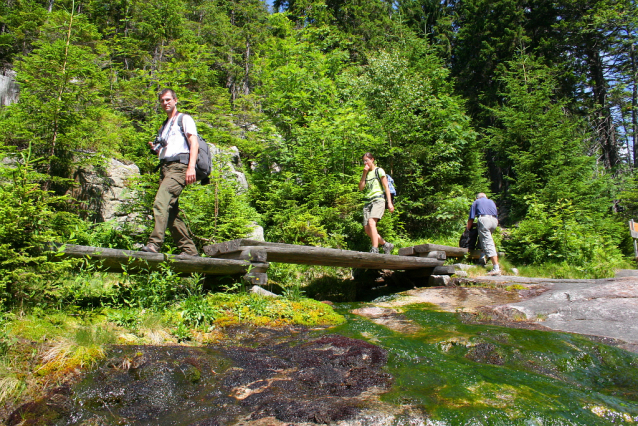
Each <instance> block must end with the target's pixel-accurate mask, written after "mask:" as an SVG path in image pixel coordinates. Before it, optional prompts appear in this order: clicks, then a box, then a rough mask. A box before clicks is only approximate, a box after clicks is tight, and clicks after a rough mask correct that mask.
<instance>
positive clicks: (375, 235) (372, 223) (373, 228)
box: [365, 217, 385, 247]
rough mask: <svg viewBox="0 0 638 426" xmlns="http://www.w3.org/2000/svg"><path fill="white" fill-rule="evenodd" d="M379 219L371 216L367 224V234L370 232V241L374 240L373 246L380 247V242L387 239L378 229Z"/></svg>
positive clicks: (382, 243) (382, 242) (383, 242)
mask: <svg viewBox="0 0 638 426" xmlns="http://www.w3.org/2000/svg"><path fill="white" fill-rule="evenodd" d="M378 221H379V219H377V218H373V217H371V218H370V219H368V224H367V225H366V226H365V230H366V234H368V237H370V241H372V247H379V244H381V245H384V244H385V240H384V239H383V237H382V236H381V235H379V231H377V222H378Z"/></svg>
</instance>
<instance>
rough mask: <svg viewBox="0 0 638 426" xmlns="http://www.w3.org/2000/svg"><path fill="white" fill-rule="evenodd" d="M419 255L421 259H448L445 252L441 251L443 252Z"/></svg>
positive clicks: (437, 251)
mask: <svg viewBox="0 0 638 426" xmlns="http://www.w3.org/2000/svg"><path fill="white" fill-rule="evenodd" d="M417 254H418V256H419V257H429V258H432V259H438V260H445V259H447V255H446V254H445V252H444V251H441V250H435V251H431V252H429V253H417Z"/></svg>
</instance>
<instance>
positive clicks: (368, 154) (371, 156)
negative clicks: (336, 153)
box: [362, 152, 374, 160]
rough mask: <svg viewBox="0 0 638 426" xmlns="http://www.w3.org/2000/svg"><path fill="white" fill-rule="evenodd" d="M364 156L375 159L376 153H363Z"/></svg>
mask: <svg viewBox="0 0 638 426" xmlns="http://www.w3.org/2000/svg"><path fill="white" fill-rule="evenodd" d="M362 158H369V159H370V160H374V155H372V153H371V152H366V153H365V154H363V157H362Z"/></svg>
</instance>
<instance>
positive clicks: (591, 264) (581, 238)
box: [503, 200, 622, 277]
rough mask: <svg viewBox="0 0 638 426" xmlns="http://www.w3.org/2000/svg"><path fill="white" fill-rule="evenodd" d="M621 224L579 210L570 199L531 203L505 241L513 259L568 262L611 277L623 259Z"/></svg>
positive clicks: (535, 262)
mask: <svg viewBox="0 0 638 426" xmlns="http://www.w3.org/2000/svg"><path fill="white" fill-rule="evenodd" d="M616 235H620V231H619V229H618V224H617V223H615V222H614V221H612V220H611V219H609V218H604V217H596V216H593V215H591V214H588V212H587V211H583V210H582V209H578V208H577V207H575V206H574V205H573V204H572V203H571V201H569V200H559V202H557V203H555V204H554V205H551V206H548V205H545V204H542V203H538V202H531V203H530V205H529V213H528V214H527V217H526V218H525V219H524V220H523V221H521V222H520V223H519V225H518V226H517V227H515V228H513V229H512V230H511V233H510V236H509V238H508V239H506V240H504V241H503V245H504V248H505V250H506V252H507V254H508V256H509V257H510V258H511V259H512V260H513V261H514V262H521V263H526V264H533V265H540V264H543V263H551V264H553V263H556V264H558V263H567V264H570V265H573V266H575V267H579V268H582V269H583V270H584V271H586V272H588V273H589V274H591V275H593V276H596V277H599V276H609V275H611V274H612V271H613V268H614V266H616V265H618V264H620V263H621V262H622V253H621V251H620V250H619V249H618V243H619V242H620V241H619V240H618V237H615V236H616Z"/></svg>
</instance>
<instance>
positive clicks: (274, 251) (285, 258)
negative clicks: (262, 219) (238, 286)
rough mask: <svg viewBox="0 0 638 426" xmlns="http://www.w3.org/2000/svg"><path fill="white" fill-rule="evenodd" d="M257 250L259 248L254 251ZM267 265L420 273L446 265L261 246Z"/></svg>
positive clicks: (326, 250) (416, 259)
mask: <svg viewBox="0 0 638 426" xmlns="http://www.w3.org/2000/svg"><path fill="white" fill-rule="evenodd" d="M254 248H256V247H254ZM261 248H263V249H264V250H266V252H267V254H268V262H282V263H297V264H302V265H323V266H340V267H345V268H359V269H406V270H407V269H419V268H427V267H434V266H438V265H442V264H443V261H441V260H438V259H433V258H426V257H408V256H393V255H387V254H377V253H367V252H360V251H351V250H340V249H331V248H324V247H310V246H297V245H294V244H277V245H267V246H261Z"/></svg>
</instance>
